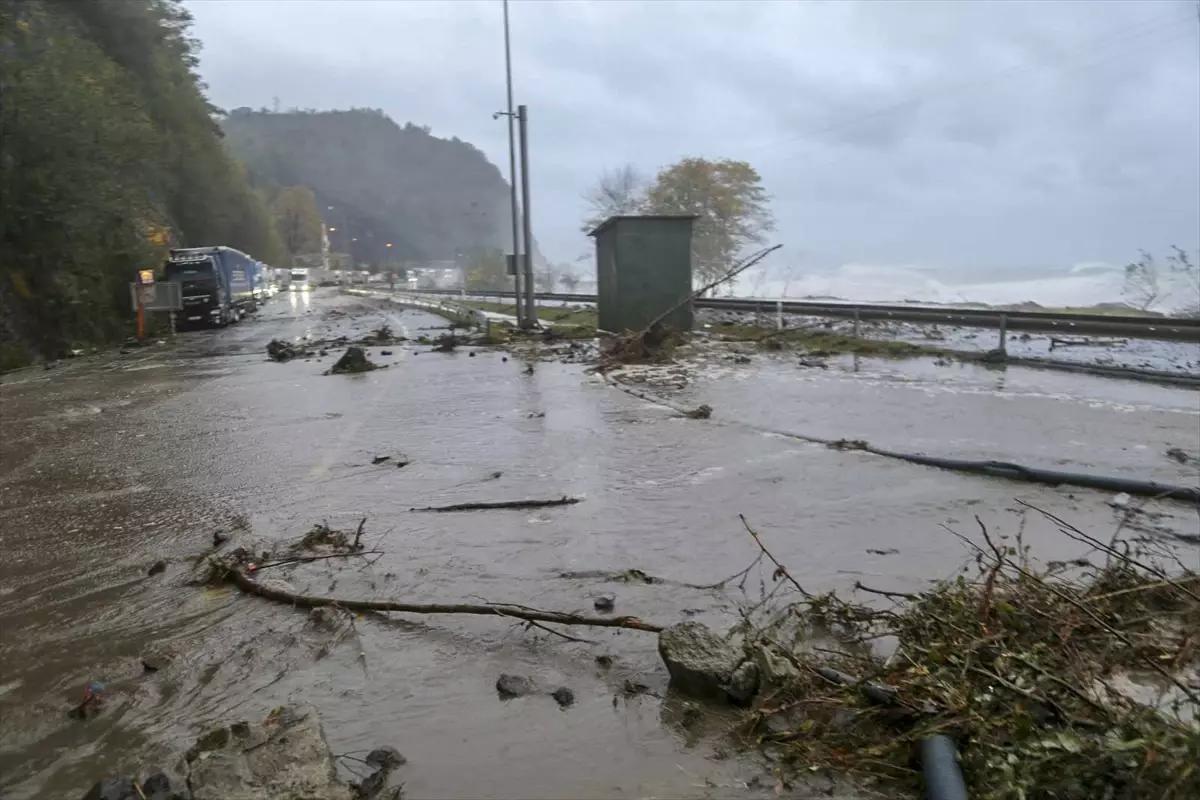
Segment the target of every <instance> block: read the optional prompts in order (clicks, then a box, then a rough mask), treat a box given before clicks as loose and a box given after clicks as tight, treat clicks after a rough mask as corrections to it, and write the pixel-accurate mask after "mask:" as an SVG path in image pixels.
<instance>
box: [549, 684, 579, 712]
mask: <svg viewBox="0 0 1200 800" xmlns="http://www.w3.org/2000/svg"><path fill="white" fill-rule="evenodd" d="M550 696H551V697H553V698H554V702H556V703H558V705H559V707H560V708H566V707H567V706H571V705H574V704H575V693H574V692H573V691H571V690H570V689H568V688H567V687H566V686H560V687H558V688H557V689H555V690H554V691H553V692H551V693H550Z"/></svg>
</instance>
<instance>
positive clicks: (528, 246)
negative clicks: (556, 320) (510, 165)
mask: <svg viewBox="0 0 1200 800" xmlns="http://www.w3.org/2000/svg"><path fill="white" fill-rule="evenodd" d="M517 123H518V124H519V125H520V128H521V210H522V211H523V212H524V214H523V216H522V218H521V219H522V227H523V231H522V233H523V234H524V239H525V264H524V267H525V324H526V325H527V326H529V327H530V328H534V327H537V318H538V316H537V304H536V303H535V302H534V299H533V290H534V285H533V223H532V222H531V221H530V219H529V109H528V108H527V107H526V106H524V105H521V106H518V107H517Z"/></svg>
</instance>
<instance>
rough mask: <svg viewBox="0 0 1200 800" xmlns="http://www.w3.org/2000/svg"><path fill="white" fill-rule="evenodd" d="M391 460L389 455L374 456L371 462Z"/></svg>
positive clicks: (380, 462) (378, 462) (379, 462)
mask: <svg viewBox="0 0 1200 800" xmlns="http://www.w3.org/2000/svg"><path fill="white" fill-rule="evenodd" d="M391 460H392V457H391V456H375V457H374V458H372V459H371V463H372V464H382V463H383V462H385V461H391Z"/></svg>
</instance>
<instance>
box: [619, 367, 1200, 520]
mask: <svg viewBox="0 0 1200 800" xmlns="http://www.w3.org/2000/svg"><path fill="white" fill-rule="evenodd" d="M604 379H605V380H606V381H607V382H608V383H610V384H611V385H613V386H615V387H616V388H618V389H620V390H621V391H623V392H625V393H626V394H630V395H633V396H634V397H637V398H639V399H642V400H646V401H648V402H651V403H655V404H657V405H661V406H665V407H667V408H670V409H671V410H673V411H677V412H680V413H686V409H683V408H681V407H680V406H679V405H677V404H676V403H673V402H671V401H670V400H667V399H665V398H661V397H657V396H655V395H652V394H649V393H648V392H642V391H639V390H637V389H634V388H633V387H631V386H627V385H625V384H624V383H622V382H621V381H618V380H615V379H614V378H612V377H611V376H609V375H605V376H604ZM723 422H724V424H730V425H737V426H740V427H743V428H749V429H751V430H755V431H759V432H761V433H773V434H775V435H776V436H786V437H788V438H789V439H799V440H801V441H804V442H813V443H815V444H823V445H826V446H830V447H838V448H840V449H845V450H860V451H862V452H864V453H872V454H874V455H877V456H884V457H885V458H895V459H898V460H900V461H907V462H909V463H910V464H921V465H923V466H926V467H936V468H938V469H949V470H955V471H957V472H972V473H975V474H977V475H987V476H988V477H992V478H1007V479H1008V480H1014V481H1028V482H1030V483H1044V484H1048V485H1050V486H1082V487H1085V488H1088V489H1101V490H1104V491H1109V492H1125V493H1126V494H1133V495H1140V496H1143V497H1154V498H1163V499H1170V500H1180V501H1182V502H1184V503H1191V504H1192V505H1196V506H1200V487H1197V486H1176V485H1173V484H1169V483H1158V482H1157V481H1142V480H1134V479H1131V478H1112V477H1109V476H1106V475H1088V474H1086V473H1082V472H1058V471H1056V470H1049V469H1037V468H1034V467H1026V466H1024V465H1022V464H1012V463H1009V462H1007V461H971V460H968V459H961V458H941V457H939V456H923V455H919V454H916V453H900V452H897V451H895V450H884V449H883V448H880V447H872V446H871V445H869V444H867V443H866V442H854V441H849V440H845V439H841V440H838V439H826V438H824V437H821V436H810V435H808V434H805V433H795V432H793V431H785V430H779V429H778V428H764V427H759V426H757V425H749V424H747V423H744V422H738V421H736V420H726V421H723Z"/></svg>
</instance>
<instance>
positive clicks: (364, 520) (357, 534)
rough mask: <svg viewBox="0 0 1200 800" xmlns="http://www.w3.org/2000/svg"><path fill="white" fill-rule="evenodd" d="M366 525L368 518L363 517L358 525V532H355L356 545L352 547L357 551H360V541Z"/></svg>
mask: <svg viewBox="0 0 1200 800" xmlns="http://www.w3.org/2000/svg"><path fill="white" fill-rule="evenodd" d="M366 524H367V518H366V517H363V518H362V520H360V521H359V523H358V530H357V531H355V532H354V544H353V545H352V546H353V548H354V549H355V550H358V548H359V547H360V545H359V541H361V540H362V535H363V526H364V525H366Z"/></svg>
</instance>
